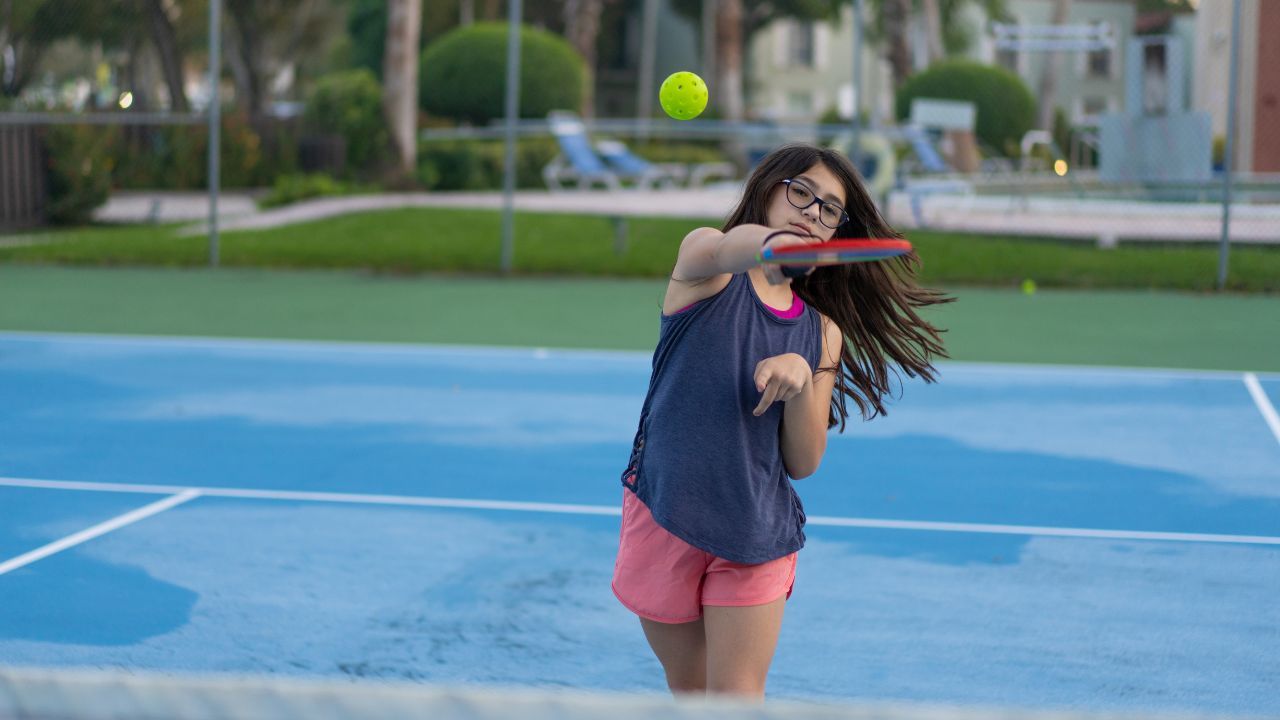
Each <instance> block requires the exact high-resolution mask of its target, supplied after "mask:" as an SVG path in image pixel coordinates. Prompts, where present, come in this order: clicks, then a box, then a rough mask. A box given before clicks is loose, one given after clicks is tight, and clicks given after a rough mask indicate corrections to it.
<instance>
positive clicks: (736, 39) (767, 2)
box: [673, 0, 848, 120]
mask: <svg viewBox="0 0 1280 720" xmlns="http://www.w3.org/2000/svg"><path fill="white" fill-rule="evenodd" d="M847 2H848V0H718V2H717V7H718V12H716V14H715V23H716V27H715V39H716V40H715V63H714V65H715V74H716V77H715V83H716V85H715V87H716V88H717V91H716V95H715V100H714V102H715V103H716V105H717V107H719V108H720V111H721V115H723V116H724V118H725V119H727V120H741V119H742V118H743V113H744V108H745V105H746V103H745V102H744V100H743V79H744V74H743V57H744V54H745V48H746V47H747V45H748V44H749V43H750V42H751V38H752V36H754V35H755V34H756V33H757V32H759V31H761V30H763V29H764V28H765V27H766V26H768V25H769V24H770V23H772V22H773V21H775V20H780V19H783V18H791V19H797V20H835V19H836V18H838V17H839V12H840V6H841V5H842V4H846V3H847ZM673 7H674V8H675V10H676V12H678V13H680V14H681V15H683V16H685V17H687V18H689V19H690V20H693V21H695V22H698V21H700V20H701V19H702V1H701V0H673Z"/></svg>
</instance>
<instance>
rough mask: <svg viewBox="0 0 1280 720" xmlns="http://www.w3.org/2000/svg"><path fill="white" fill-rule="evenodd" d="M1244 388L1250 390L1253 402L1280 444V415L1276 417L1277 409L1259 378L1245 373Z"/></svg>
mask: <svg viewBox="0 0 1280 720" xmlns="http://www.w3.org/2000/svg"><path fill="white" fill-rule="evenodd" d="M1244 386H1245V387H1247V388H1249V394H1250V395H1252V396H1253V402H1254V404H1255V405H1257V406H1258V411H1259V412H1261V413H1262V417H1263V419H1265V420H1266V421H1267V425H1268V426H1270V427H1271V434H1272V435H1275V436H1276V442H1280V415H1276V409H1275V407H1273V406H1272V405H1271V399H1270V398H1268V397H1267V392H1266V391H1265V390H1263V389H1262V383H1259V382H1258V376H1257V375H1255V374H1253V373H1245V374H1244Z"/></svg>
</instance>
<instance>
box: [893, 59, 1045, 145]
mask: <svg viewBox="0 0 1280 720" xmlns="http://www.w3.org/2000/svg"><path fill="white" fill-rule="evenodd" d="M915 98H937V99H940V100H965V101H968V102H971V103H973V104H974V105H975V106H976V107H977V127H976V129H975V131H976V134H977V136H978V139H979V140H981V141H982V142H983V143H985V144H987V145H988V146H990V147H992V148H995V149H997V150H999V151H1001V152H1003V153H1005V154H1006V155H1011V156H1012V155H1016V154H1017V153H1018V143H1019V142H1021V141H1022V136H1023V135H1025V134H1026V133H1027V131H1028V130H1030V129H1031V128H1032V125H1033V124H1034V122H1035V98H1034V97H1033V96H1032V95H1031V90H1030V89H1028V88H1027V85H1026V83H1024V82H1023V81H1022V78H1020V77H1018V76H1017V75H1015V74H1014V73H1012V72H1010V71H1008V70H1005V69H1004V68H1002V67H997V66H994V65H982V64H980V63H976V62H972V61H969V60H946V61H943V62H939V63H935V64H934V65H932V66H930V67H929V69H927V70H925V71H924V72H921V73H919V74H917V75H913V76H912V77H910V78H909V79H908V80H907V81H906V82H905V83H903V84H902V87H901V88H899V89H898V93H897V107H896V110H897V115H898V119H899V120H906V119H907V118H908V117H909V116H910V114H911V101H912V100H914V99H915Z"/></svg>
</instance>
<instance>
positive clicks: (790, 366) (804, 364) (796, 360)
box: [751, 353, 813, 417]
mask: <svg viewBox="0 0 1280 720" xmlns="http://www.w3.org/2000/svg"><path fill="white" fill-rule="evenodd" d="M755 380H756V389H757V390H759V391H760V392H762V393H764V394H763V395H762V396H761V397H760V404H759V405H757V406H756V409H755V410H753V411H751V414H752V415H755V416H756V417H760V416H761V415H763V414H764V412H765V411H766V410H768V409H769V406H770V405H772V404H773V403H775V402H786V401H788V400H790V399H791V398H793V397H795V396H797V395H799V394H800V393H802V392H804V391H805V390H806V389H807V388H808V387H809V385H810V384H811V383H812V382H813V370H812V369H810V367H809V363H808V361H806V360H805V359H804V358H803V357H801V356H799V355H797V354H795V353H786V354H785V355H774V356H773V357H769V358H765V359H764V360H761V361H760V362H758V363H756V373H755Z"/></svg>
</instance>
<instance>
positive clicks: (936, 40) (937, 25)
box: [867, 0, 1009, 88]
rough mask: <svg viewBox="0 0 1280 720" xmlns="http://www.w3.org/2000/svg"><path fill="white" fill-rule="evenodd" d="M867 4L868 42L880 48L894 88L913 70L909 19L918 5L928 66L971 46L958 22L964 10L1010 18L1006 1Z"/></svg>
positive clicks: (880, 0) (875, 0)
mask: <svg viewBox="0 0 1280 720" xmlns="http://www.w3.org/2000/svg"><path fill="white" fill-rule="evenodd" d="M868 3H869V5H870V10H871V18H872V21H871V23H870V24H869V26H868V28H867V40H868V41H870V42H873V43H878V44H880V45H882V46H883V48H884V56H885V60H887V61H888V63H889V67H890V69H891V72H892V74H893V84H894V87H895V88H900V87H902V83H904V82H906V80H907V78H909V77H911V74H912V73H913V72H914V69H915V68H914V65H913V63H912V52H911V36H912V33H911V19H912V17H913V16H914V14H915V12H916V7H917V4H918V6H919V9H920V12H921V13H922V20H923V25H924V29H925V31H926V33H925V34H926V37H925V42H926V44H927V47H928V48H929V49H928V52H927V56H928V59H929V62H930V63H932V62H936V61H938V60H940V59H942V58H943V57H949V56H952V55H956V54H959V53H962V52H964V51H965V50H966V49H968V47H969V46H970V45H971V44H972V42H973V36H972V28H969V27H966V25H965V24H964V23H962V22H960V18H961V13H962V12H963V11H964V9H965V7H966V6H969V5H977V6H978V7H980V8H982V10H983V11H984V12H985V14H986V16H987V17H988V18H991V19H993V20H1001V19H1005V18H1007V17H1008V15H1009V11H1008V0H914V1H913V0H868ZM935 16H936V19H935Z"/></svg>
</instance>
